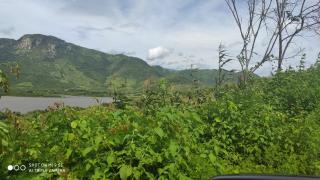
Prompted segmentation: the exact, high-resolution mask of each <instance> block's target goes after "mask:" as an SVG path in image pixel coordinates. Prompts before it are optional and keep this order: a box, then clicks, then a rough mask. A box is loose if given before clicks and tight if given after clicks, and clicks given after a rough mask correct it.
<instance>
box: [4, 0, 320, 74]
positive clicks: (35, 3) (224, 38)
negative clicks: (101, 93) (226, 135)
mask: <svg viewBox="0 0 320 180" xmlns="http://www.w3.org/2000/svg"><path fill="white" fill-rule="evenodd" d="M0 7H1V11H0V17H1V18H0V37H3V38H14V39H18V38H19V37H21V36H22V35H24V34H37V33H40V34H45V35H53V36H56V37H58V38H61V39H64V40H66V41H68V42H72V43H75V44H78V45H81V46H84V47H88V48H92V49H97V50H100V51H104V52H109V53H114V54H117V53H124V54H127V55H130V56H136V57H139V58H141V59H143V60H145V61H146V62H148V63H149V64H151V65H161V66H164V67H167V68H174V69H184V68H188V67H190V65H191V64H196V65H197V66H198V67H199V68H216V67H217V48H218V46H219V44H220V42H222V43H224V44H225V45H226V47H227V49H229V51H230V52H229V53H230V54H231V55H236V54H237V53H238V51H237V50H238V48H239V47H238V45H239V34H238V30H237V29H236V26H235V24H234V22H233V19H232V16H231V15H230V13H229V11H228V9H227V6H226V4H225V2H224V0H54V1H52V0H0ZM296 44H299V45H301V46H303V47H305V48H306V52H307V53H308V56H307V57H308V59H309V60H308V63H309V64H310V63H312V62H313V61H314V60H315V57H316V54H317V53H318V52H319V51H320V39H319V38H318V37H310V38H304V39H300V40H297V43H296ZM261 45H263V42H261ZM292 51H295V50H294V49H293V50H292ZM291 62H296V61H291ZM228 68H230V69H235V68H239V65H238V64H237V63H233V64H231V65H229V67H228ZM258 73H259V74H261V75H268V74H269V73H270V67H269V66H265V67H264V68H262V69H261V70H260V71H259V72H258Z"/></svg>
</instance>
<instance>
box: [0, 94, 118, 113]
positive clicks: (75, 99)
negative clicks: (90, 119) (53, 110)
mask: <svg viewBox="0 0 320 180" xmlns="http://www.w3.org/2000/svg"><path fill="white" fill-rule="evenodd" d="M97 99H98V100H99V102H100V103H110V102H112V98H110V97H98V98H97ZM62 102H63V103H64V105H65V106H72V107H82V108H86V107H89V106H93V105H98V103H97V100H96V98H95V97H86V96H65V97H17V96H2V97H1V98H0V111H4V110H5V109H9V110H11V111H14V112H20V113H27V112H30V111H34V110H45V109H47V108H48V106H52V105H54V103H62Z"/></svg>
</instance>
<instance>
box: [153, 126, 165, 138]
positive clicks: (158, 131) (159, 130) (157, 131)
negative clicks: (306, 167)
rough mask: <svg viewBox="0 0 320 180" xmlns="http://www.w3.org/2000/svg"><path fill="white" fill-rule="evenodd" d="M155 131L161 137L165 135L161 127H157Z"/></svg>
mask: <svg viewBox="0 0 320 180" xmlns="http://www.w3.org/2000/svg"><path fill="white" fill-rule="evenodd" d="M154 131H155V132H156V134H157V135H158V136H159V137H160V138H163V136H164V135H165V134H164V132H163V130H162V129H161V128H160V127H157V128H155V129H154Z"/></svg>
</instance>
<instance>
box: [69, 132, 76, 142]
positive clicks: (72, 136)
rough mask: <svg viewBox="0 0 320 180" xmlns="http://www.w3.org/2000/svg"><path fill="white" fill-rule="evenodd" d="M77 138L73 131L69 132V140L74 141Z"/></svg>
mask: <svg viewBox="0 0 320 180" xmlns="http://www.w3.org/2000/svg"><path fill="white" fill-rule="evenodd" d="M74 138H75V135H74V134H73V133H69V134H68V140H69V141H72V140H73V139H74Z"/></svg>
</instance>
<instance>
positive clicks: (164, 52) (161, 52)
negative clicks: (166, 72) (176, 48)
mask: <svg viewBox="0 0 320 180" xmlns="http://www.w3.org/2000/svg"><path fill="white" fill-rule="evenodd" d="M170 53H171V51H170V50H169V49H167V48H165V47H162V46H159V47H156V48H152V49H149V53H148V57H147V59H148V60H151V61H152V60H155V59H163V58H165V57H166V56H168V55H170Z"/></svg>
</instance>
